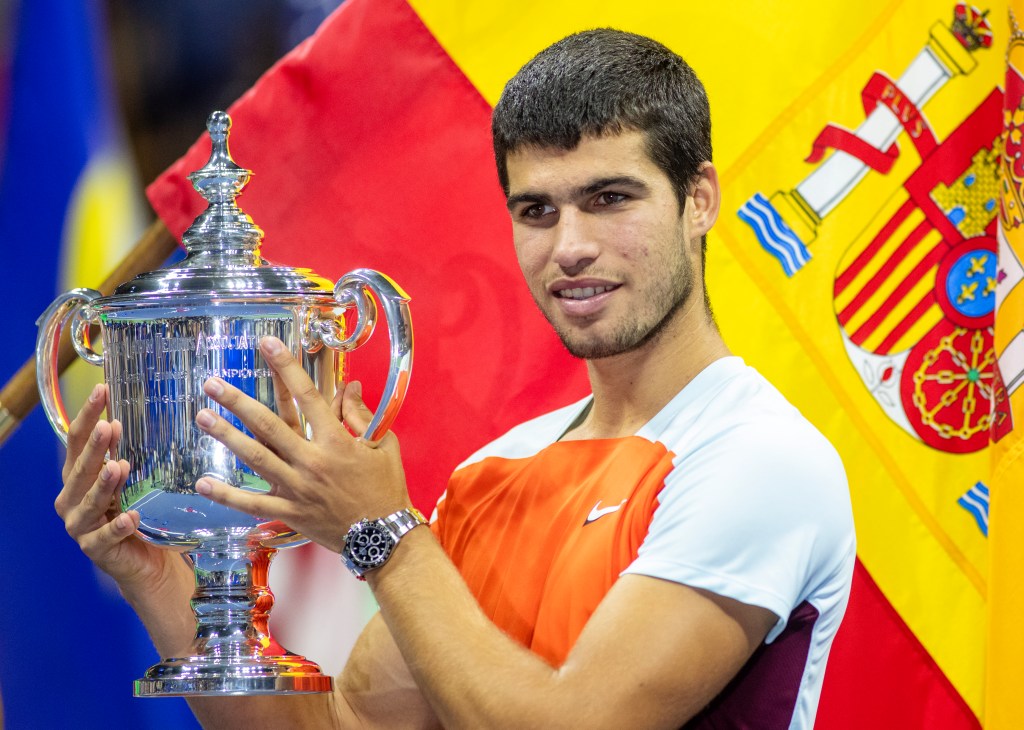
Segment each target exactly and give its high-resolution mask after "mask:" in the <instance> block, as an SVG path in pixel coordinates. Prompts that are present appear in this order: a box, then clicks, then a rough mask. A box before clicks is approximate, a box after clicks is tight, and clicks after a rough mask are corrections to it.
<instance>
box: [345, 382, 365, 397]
mask: <svg viewBox="0 0 1024 730" xmlns="http://www.w3.org/2000/svg"><path fill="white" fill-rule="evenodd" d="M348 387H350V388H351V389H352V392H353V393H355V394H356V395H358V396H359V397H360V398H361V397H362V396H363V384H362V383H361V382H359V381H358V380H353V381H352V382H351V383H349V384H348Z"/></svg>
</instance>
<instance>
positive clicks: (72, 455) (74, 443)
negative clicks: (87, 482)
mask: <svg viewBox="0 0 1024 730" xmlns="http://www.w3.org/2000/svg"><path fill="white" fill-rule="evenodd" d="M106 405H107V387H106V386H105V385H97V386H96V387H95V388H93V389H92V392H91V393H90V394H89V397H88V398H87V399H86V401H85V404H84V405H83V406H82V410H80V411H79V412H78V415H77V416H75V420H73V421H72V422H71V425H70V426H69V427H68V451H67V456H66V457H65V459H64V470H63V472H62V474H61V476H62V477H63V478H64V479H65V480H67V478H68V474H69V472H70V471H71V469H72V467H73V466H74V464H75V461H76V460H77V459H78V457H79V455H80V454H81V453H82V450H83V449H84V448H85V446H86V444H87V443H88V442H89V439H90V437H91V436H92V433H93V429H94V428H95V427H96V423H97V422H98V421H99V419H100V414H102V413H103V409H104V408H105V407H106Z"/></svg>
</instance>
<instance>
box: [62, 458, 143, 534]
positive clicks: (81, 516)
mask: <svg viewBox="0 0 1024 730" xmlns="http://www.w3.org/2000/svg"><path fill="white" fill-rule="evenodd" d="M127 480H128V462H126V461H109V462H107V463H106V464H105V465H104V466H103V468H102V469H101V470H100V473H99V475H98V476H97V477H96V479H95V481H94V482H93V484H92V485H91V486H90V488H89V489H88V490H86V491H85V493H84V494H82V495H81V497H80V498H79V499H77V500H75V501H73V502H71V501H67V502H66V503H65V504H64V505H62V506H60V505H59V506H58V509H57V511H58V513H61V517H63V518H64V527H65V529H66V530H67V531H68V534H69V535H71V537H73V538H74V539H75V540H76V541H77V542H79V544H81V542H82V540H83V539H84V538H85V537H86V536H87V535H88V534H89V533H91V532H93V531H95V530H97V529H98V528H101V527H103V526H104V525H106V524H107V522H109V521H110V519H109V517H108V513H109V511H110V506H111V502H112V501H113V498H114V494H115V493H116V492H117V490H118V489H119V488H120V487H122V486H124V483H125V482H126V481H127ZM59 499H60V498H58V500H59ZM133 529H134V528H133Z"/></svg>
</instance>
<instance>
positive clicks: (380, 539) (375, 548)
mask: <svg viewBox="0 0 1024 730" xmlns="http://www.w3.org/2000/svg"><path fill="white" fill-rule="evenodd" d="M394 546H395V539H394V538H393V537H392V536H391V533H390V532H388V530H387V528H385V527H384V526H382V525H379V524H377V523H376V522H361V523H359V524H358V525H357V526H356V527H353V528H352V529H351V530H350V531H349V533H348V541H347V542H346V546H345V549H346V551H347V552H348V557H349V560H351V561H352V562H353V563H355V564H356V565H357V566H359V567H360V568H364V569H369V568H377V567H380V566H381V565H383V564H384V562H385V561H386V560H387V559H388V556H389V555H391V550H392V548H394Z"/></svg>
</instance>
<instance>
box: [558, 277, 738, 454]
mask: <svg viewBox="0 0 1024 730" xmlns="http://www.w3.org/2000/svg"><path fill="white" fill-rule="evenodd" d="M689 307H690V308H691V310H692V311H688V312H680V313H679V316H677V317H675V318H674V321H673V322H671V323H669V324H668V325H667V326H666V327H665V328H664V329H663V330H662V331H661V332H659V333H658V334H657V335H656V336H655V337H654V338H652V339H651V341H649V342H646V343H644V344H643V345H641V346H640V347H638V348H636V349H635V350H631V351H629V352H625V353H622V354H621V355H615V356H614V357H606V358H600V359H597V360H588V361H587V374H588V377H589V378H590V386H591V389H592V391H593V394H594V402H593V407H591V408H590V411H589V413H588V414H587V415H586V417H585V418H584V419H583V420H582V422H581V423H579V424H578V425H577V426H575V427H573V428H572V429H570V430H569V431H568V432H567V433H566V434H565V436H563V438H562V440H563V441H576V440H583V439H599V438H620V437H623V436H630V435H632V434H634V433H636V432H637V430H639V429H640V428H641V427H642V426H643V425H644V424H645V423H647V422H648V421H650V420H651V419H652V418H653V417H654V416H655V415H657V413H658V412H659V411H660V410H661V409H662V408H664V407H665V406H666V405H667V404H668V402H669V401H670V400H672V398H674V397H675V396H676V394H678V393H679V391H681V390H682V389H683V388H684V387H685V386H686V385H687V383H689V382H690V381H691V380H693V379H694V378H695V377H696V376H697V374H698V373H700V372H701V371H702V370H703V369H704V368H706V367H707V366H708V365H710V364H711V363H712V362H714V361H715V360H718V359H720V358H723V357H726V356H728V355H729V354H731V353H730V352H729V349H728V347H726V345H725V342H724V341H723V340H722V336H721V334H720V333H719V332H718V328H717V327H716V326H715V325H714V323H713V322H712V321H711V317H710V315H709V314H708V313H707V312H706V311H705V309H704V303H703V300H702V299H699V298H697V297H694V298H692V299H691V302H690V304H689ZM695 307H699V311H698V310H695V309H692V308H695Z"/></svg>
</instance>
